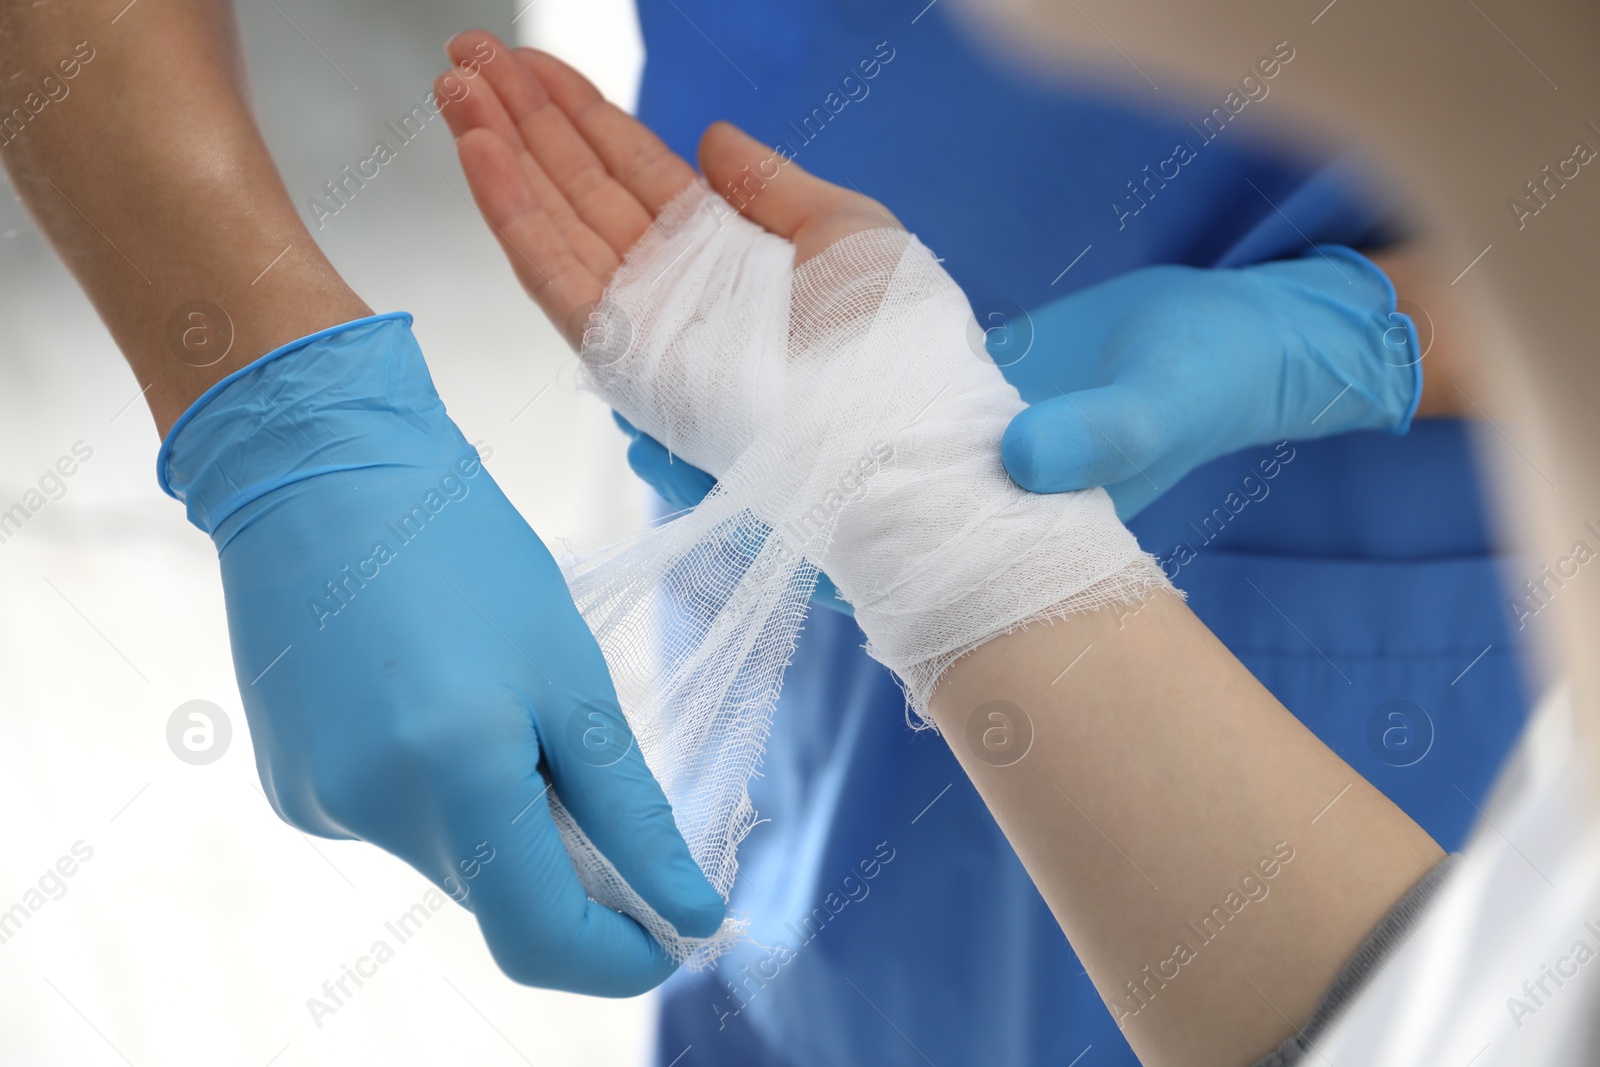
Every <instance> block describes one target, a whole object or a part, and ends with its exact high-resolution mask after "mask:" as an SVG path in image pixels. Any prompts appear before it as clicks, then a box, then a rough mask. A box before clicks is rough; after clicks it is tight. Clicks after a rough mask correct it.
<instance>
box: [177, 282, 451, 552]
mask: <svg viewBox="0 0 1600 1067" xmlns="http://www.w3.org/2000/svg"><path fill="white" fill-rule="evenodd" d="M441 431H443V433H441ZM463 446H465V440H464V439H463V438H462V437H461V434H460V431H459V430H457V429H456V428H455V425H454V423H452V422H451V421H450V419H449V417H448V416H447V415H446V414H445V410H444V404H443V402H442V401H441V400H440V399H439V394H438V393H437V391H435V389H434V387H433V381H432V379H431V378H430V377H429V375H428V368H427V364H426V362H425V361H424V360H423V358H422V351H421V349H420V348H419V347H418V346H417V342H416V338H415V337H413V336H412V333H411V316H410V315H409V314H408V313H406V312H390V313H388V314H384V315H371V316H368V317H366V318H361V319H356V320H354V321H352V322H346V323H342V324H340V325H338V326H332V327H329V328H328V329H326V330H318V331H317V332H316V333H313V334H309V335H307V336H305V337H302V338H300V339H298V340H295V341H291V342H290V343H289V344H286V345H283V346H281V347H279V348H276V349H274V350H273V351H271V352H268V353H267V354H266V355H264V356H262V357H261V358H260V359H257V360H255V361H254V362H252V363H250V364H249V365H247V366H245V367H242V368H240V369H239V370H237V371H235V372H234V373H232V374H230V375H228V376H227V377H226V378H223V379H222V380H221V381H219V382H217V383H216V384H215V385H213V386H212V387H211V388H209V389H207V390H206V391H205V392H204V393H203V394H201V396H200V398H199V399H197V400H196V401H195V402H194V403H193V404H191V405H190V406H189V409H188V410H187V411H185V412H184V413H183V414H182V415H181V416H180V417H179V418H178V421H177V422H175V423H173V426H172V429H171V430H170V431H169V432H168V433H167V436H166V439H165V440H163V441H162V442H161V450H160V452H158V453H157V455H156V480H157V482H158V483H159V484H160V486H161V488H162V491H163V492H165V493H167V495H169V496H171V497H173V498H175V499H177V500H181V501H183V503H184V504H185V506H186V507H187V509H188V514H189V521H190V522H192V523H194V525H195V526H197V527H199V528H200V529H202V530H204V531H205V532H206V533H207V534H215V533H216V530H217V528H218V526H220V525H221V524H222V523H223V522H224V521H225V520H226V519H227V518H228V516H230V515H232V514H233V513H234V512H236V511H238V510H239V509H240V508H242V507H244V506H245V505H246V504H248V503H250V502H251V501H252V500H256V499H258V498H260V497H262V496H265V495H266V494H268V493H270V492H272V491H273V490H275V489H278V488H280V487H282V486H285V485H288V484H290V483H293V482H297V481H301V480H303V479H307V478H314V477H317V476H319V475H323V474H330V473H341V472H345V471H351V470H359V469H361V468H364V467H373V466H389V465H393V464H402V465H411V464H412V463H427V462H432V461H436V460H437V458H438V457H440V456H441V455H442V454H443V453H445V452H449V453H450V454H451V456H452V457H453V456H454V455H456V454H457V453H458V452H459V450H460V448H461V447H463Z"/></svg>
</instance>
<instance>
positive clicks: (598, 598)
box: [569, 184, 1169, 951]
mask: <svg viewBox="0 0 1600 1067" xmlns="http://www.w3.org/2000/svg"><path fill="white" fill-rule="evenodd" d="M975 332H977V327H976V324H975V323H974V322H973V319H972V312H971V310H970V308H969V306H968V304H967V301H966V298H965V296H964V295H963V294H962V292H961V290H960V289H959V288H958V287H957V286H956V284H955V283H954V282H953V281H952V280H951V279H950V277H949V275H947V274H946V273H945V272H944V270H943V269H942V268H941V267H940V266H939V265H938V263H937V261H936V260H935V259H934V258H933V256H932V255H931V254H930V253H929V252H928V250H927V249H926V248H924V247H923V246H922V245H921V244H920V243H919V242H918V241H917V240H916V239H915V238H914V237H912V236H911V235H909V234H907V233H905V232H904V231H901V230H896V229H888V228H885V229H875V230H869V231H866V232H862V233H857V234H854V235H852V236H850V237H847V238H845V239H843V240H841V241H839V242H838V243H836V244H834V245H833V246H831V247H830V248H828V249H827V250H825V251H824V252H822V253H821V254H820V255H818V256H816V257H814V258H813V259H811V260H809V261H808V262H806V263H804V264H803V265H801V266H799V267H798V268H797V267H796V266H795V265H794V246H793V245H792V244H790V243H789V242H788V241H786V240H783V239H781V238H779V237H776V236H773V235H772V234H769V233H767V232H765V231H763V230H761V229H760V228H759V227H757V226H755V225H753V224H752V223H750V222H748V221H747V220H745V219H743V218H741V217H739V216H737V215H734V214H733V213H732V212H731V211H730V210H729V209H728V207H727V205H726V204H725V203H724V202H723V201H722V200H721V199H720V198H719V197H717V196H715V195H714V194H713V193H712V192H711V191H710V190H709V189H707V188H706V187H705V186H703V185H699V184H697V185H695V186H692V187H690V188H689V189H688V190H685V192H683V193H682V194H680V195H679V196H678V197H677V198H676V199H675V200H674V201H673V202H672V203H671V204H670V205H668V207H667V208H666V209H665V210H664V211H663V212H662V214H661V216H660V217H659V218H658V219H657V221H656V223H655V225H654V226H652V228H651V229H650V230H649V231H648V232H647V233H646V234H645V235H644V237H643V238H642V239H641V240H640V241H639V243H638V244H637V245H636V246H635V247H634V248H633V250H632V251H630V252H629V254H628V257H627V260H626V261H625V262H624V263H623V265H622V267H621V268H620V269H619V270H618V272H617V274H616V276H615V277H614V278H613V279H612V281H611V284H610V286H609V287H608V288H607V290H606V293H605V298H604V300H603V301H602V302H601V304H600V305H599V307H598V308H597V309H596V310H595V312H594V314H593V315H592V316H591V318H590V328H589V330H588V331H587V332H586V334H585V338H584V345H583V350H582V353H581V357H582V363H583V367H584V372H583V373H584V376H585V379H586V384H588V385H589V386H590V387H592V388H593V389H594V390H595V391H596V392H598V393H599V394H600V396H601V397H603V398H604V399H605V400H606V401H607V402H608V403H610V404H611V405H612V406H613V407H615V408H616V409H617V410H618V411H619V412H620V413H621V414H622V415H623V416H624V417H625V418H627V419H628V420H629V421H630V422H632V423H633V424H634V425H635V426H637V427H638V428H640V429H641V430H643V431H645V432H647V433H649V434H651V435H652V436H653V437H655V438H656V439H657V440H659V441H660V442H661V443H662V444H664V445H665V446H666V447H667V448H668V449H669V450H670V451H671V452H672V453H673V454H675V455H678V456H681V457H682V458H683V459H684V460H686V461H687V462H689V463H692V464H694V465H696V466H698V467H701V468H703V469H705V470H707V471H709V472H711V473H712V474H714V475H716V476H717V477H718V479H719V481H718V485H717V487H716V489H714V490H713V491H712V493H711V494H710V495H709V496H708V497H706V499H705V501H704V502H703V503H701V504H700V505H699V506H698V507H697V508H695V509H694V510H693V511H691V512H689V513H687V514H685V515H683V516H682V517H680V518H677V519H675V520H674V521H672V522H670V523H668V524H666V525H665V526H662V527H659V528H657V529H655V530H652V531H649V532H648V533H646V534H645V535H643V536H642V537H640V538H638V539H636V540H635V541H633V542H630V543H628V544H626V545H623V546H619V547H618V548H617V549H615V550H613V551H612V552H611V553H609V554H608V555H606V556H605V557H603V558H599V559H593V560H587V561H584V562H583V563H580V564H578V565H576V566H575V567H574V568H573V569H572V570H570V571H569V582H570V584H571V586H572V589H573V594H574V598H575V600H576V601H577V603H578V607H579V609H580V610H581V611H582V612H583V614H584V616H585V618H586V619H587V620H588V622H589V624H590V625H591V626H592V627H593V628H594V629H595V631H596V635H597V636H598V637H599V639H600V644H601V647H602V648H603V649H604V650H605V651H606V654H607V658H608V661H609V663H610V666H611V668H612V671H613V676H614V679H615V681H616V684H617V689H618V696H619V698H620V699H621V702H622V706H623V708H624V710H625V711H626V712H627V714H628V716H629V720H630V722H631V723H632V725H633V729H634V731H635V734H636V736H637V737H638V738H639V741H640V744H641V746H642V748H643V751H644V754H645V756H646V759H647V761H648V762H649V764H650V766H651V769H652V770H653V771H654V772H655V774H656V776H657V778H658V779H659V780H660V781H661V783H662V786H663V788H664V790H665V791H666V794H667V796H668V799H669V800H671V802H672V804H673V809H674V812H675V814H676V816H677V819H678V825H679V828H680V830H682V831H683V832H684V836H685V838H686V839H687V840H688V842H689V846H690V850H691V852H692V853H693V854H694V856H695V858H696V860H698V861H699V862H700V864H701V866H702V868H703V869H704V870H705V871H706V873H707V876H708V877H709V878H710V879H711V881H712V884H713V885H715V886H716V887H717V888H718V889H719V890H722V891H723V892H724V895H726V893H727V891H728V890H730V889H731V886H732V881H733V875H734V873H735V871H736V863H735V858H734V850H735V848H736V846H737V844H738V841H739V840H740V839H741V838H742V837H743V835H744V833H745V832H747V831H748V829H749V827H750V825H751V824H752V823H753V821H754V813H753V812H752V811H751V809H750V803H749V799H748V795H747V791H746V783H747V782H748V778H749V775H750V773H752V772H753V771H754V769H755V766H756V764H757V763H758V761H759V757H760V750H761V745H762V743H763V741H764V739H765V736H766V732H767V725H768V722H769V718H770V714H771V707H772V704H773V701H774V700H775V699H776V696H777V691H778V687H779V685H780V683H781V680H782V672H783V668H784V666H785V665H786V664H787V663H788V660H789V657H790V654H791V652H792V650H793V647H794V642H795V638H796V635H797V634H798V630H799V627H800V624H801V622H802V621H803V618H804V614H805V609H806V604H807V597H808V596H809V593H810V590H811V586H812V584H813V583H814V582H815V579H816V575H817V573H818V571H819V570H822V569H825V570H826V571H827V573H828V574H829V576H830V577H832V578H833V580H834V582H835V583H836V584H837V586H838V588H839V591H840V593H841V595H842V596H843V597H844V598H845V599H847V600H849V601H850V603H851V604H852V605H853V606H854V608H855V615H856V619H857V621H858V622H859V624H860V626H861V628H862V630H863V631H864V632H865V633H866V635H867V638H868V645H867V650H868V652H870V653H871V655H872V656H873V657H874V658H876V659H877V660H879V661H880V662H882V663H883V664H884V665H885V666H887V667H889V668H890V669H891V670H893V671H894V672H895V674H896V675H897V676H898V677H899V678H900V679H901V681H902V683H903V685H904V687H905V689H906V693H907V696H908V698H909V701H910V705H911V707H912V708H913V709H914V711H915V712H916V713H917V714H918V715H919V716H921V715H925V713H926V711H927V707H928V700H929V698H930V697H931V695H932V693H933V691H934V688H935V686H936V685H937V684H938V681H939V678H940V676H941V675H942V674H943V673H944V671H945V670H946V669H947V668H948V667H949V666H950V664H951V663H953V662H954V661H955V660H956V659H958V658H959V657H960V656H962V655H963V654H965V653H966V652H969V651H971V650H972V649H974V648H977V647H978V646H980V645H982V644H984V643H986V642H987V641H989V640H991V639H993V638H995V637H997V636H999V635H1001V634H1004V633H1007V632H1009V631H1012V630H1014V629H1016V628H1018V627H1020V626H1023V625H1026V624H1028V623H1030V622H1035V621H1040V620H1044V619H1048V618H1052V617H1057V616H1061V615H1066V614H1070V613H1073V612H1079V611H1085V610H1090V609H1093V608H1097V607H1101V606H1104V605H1107V604H1110V603H1124V602H1129V601H1135V600H1139V599H1142V598H1143V597H1145V596H1147V595H1148V594H1149V593H1151V592H1152V591H1153V590H1156V589H1160V588H1168V587H1169V585H1168V582H1167V580H1166V578H1165V576H1164V575H1163V574H1162V572H1161V570H1160V568H1159V567H1158V566H1157V565H1156V563H1155V562H1154V560H1152V559H1151V558H1150V557H1149V556H1147V555H1146V554H1145V553H1143V552H1142V551H1141V550H1140V549H1139V546H1138V544H1137V543H1136V542H1135V540H1134V538H1133V536H1132V535H1131V534H1130V533H1128V531H1127V530H1126V529H1125V528H1124V527H1123V526H1122V524H1121V523H1119V522H1118V521H1117V518H1116V515H1115V512H1114V510H1113V508H1112V504H1111V501H1110V499H1109V498H1108V497H1107V496H1106V494H1105V493H1104V492H1103V491H1101V490H1098V489H1096V490H1092V491H1088V492H1078V493H1066V494H1059V495H1054V496H1036V495H1033V494H1030V493H1028V492H1026V491H1024V490H1022V489H1021V488H1019V487H1018V486H1016V485H1015V484H1014V483H1013V482H1012V481H1011V479H1010V478H1009V477H1008V476H1007V475H1006V472H1005V470H1004V468H1003V467H1002V466H1001V462H1000V441H1001V436H1002V434H1003V433H1004V431H1005V428H1006V425H1007V423H1008V422H1009V421H1010V420H1011V418H1012V416H1014V415H1015V414H1016V413H1017V412H1018V411H1021V410H1022V408H1023V407H1024V405H1023V402H1022V400H1021V398H1020V396H1019V395H1018V394H1017V391H1016V390H1015V389H1014V388H1013V387H1012V386H1011V385H1010V384H1009V383H1007V382H1006V381H1005V379H1004V378H1003V377H1002V376H1001V374H1000V372H999V370H998V369H997V368H996V367H995V366H994V365H993V364H992V363H990V362H988V361H987V360H985V359H982V358H980V357H979V356H978V355H976V354H975V352H974V348H973V343H972V341H971V337H972V334H973V333H975ZM663 629H665V631H666V632H665V635H664V636H663V633H662V631H663ZM623 910H625V911H629V912H630V914H631V913H632V911H631V910H630V909H629V908H627V907H624V908H623ZM668 948H669V951H675V950H674V948H673V946H671V945H669V946H668ZM693 948H694V946H690V949H691V950H693Z"/></svg>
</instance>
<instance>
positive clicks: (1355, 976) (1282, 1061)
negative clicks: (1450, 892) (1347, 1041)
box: [1253, 855, 1456, 1067]
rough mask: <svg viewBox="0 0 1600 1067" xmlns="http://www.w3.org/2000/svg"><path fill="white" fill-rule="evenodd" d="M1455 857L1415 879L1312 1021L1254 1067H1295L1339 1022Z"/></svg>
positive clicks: (1436, 888)
mask: <svg viewBox="0 0 1600 1067" xmlns="http://www.w3.org/2000/svg"><path fill="white" fill-rule="evenodd" d="M1455 862H1456V856H1455V855H1449V856H1446V857H1445V858H1444V859H1442V860H1440V861H1439V862H1438V863H1437V864H1436V865H1435V866H1434V867H1433V869H1432V870H1430V871H1429V872H1428V873H1427V874H1425V875H1423V876H1422V877H1421V878H1420V879H1418V881H1417V884H1416V885H1414V886H1412V887H1411V888H1410V889H1409V890H1407V892H1406V895H1405V896H1403V897H1401V898H1400V900H1399V902H1398V903H1396V904H1395V906H1394V907H1393V908H1391V909H1389V913H1388V914H1387V915H1385V916H1384V917H1383V919H1382V921H1380V922H1379V923H1378V925H1377V927H1376V928H1375V929H1374V930H1373V931H1372V933H1370V934H1368V935H1367V939H1366V940H1365V941H1363V942H1362V943H1361V947H1360V948H1358V949H1356V951H1355V954H1354V955H1353V956H1351V957H1350V959H1349V960H1348V961H1347V962H1346V963H1345V965H1344V967H1343V968H1342V969H1341V970H1340V971H1339V976H1338V977H1337V978H1335V979H1334V980H1333V984H1332V985H1331V986H1329V987H1328V991H1327V992H1326V993H1324V994H1323V995H1322V1000H1320V1001H1319V1002H1318V1003H1317V1008H1316V1010H1315V1011H1313V1012H1312V1013H1311V1018H1310V1019H1309V1020H1308V1021H1307V1022H1306V1024H1305V1026H1304V1027H1302V1028H1301V1030H1300V1032H1299V1033H1298V1034H1296V1035H1295V1036H1294V1037H1291V1038H1289V1039H1288V1040H1287V1041H1285V1042H1284V1043H1283V1044H1281V1045H1279V1046H1278V1047H1277V1048H1276V1049H1274V1050H1273V1051H1271V1052H1269V1053H1267V1054H1266V1055H1265V1056H1263V1057H1261V1058H1260V1059H1259V1060H1257V1061H1256V1062H1255V1064H1254V1065H1253V1067H1296V1065H1297V1064H1299V1063H1301V1061H1302V1060H1304V1059H1305V1055H1306V1053H1307V1052H1309V1051H1310V1050H1311V1047H1312V1045H1314V1044H1316V1042H1317V1039H1318V1038H1320V1037H1321V1036H1322V1035H1323V1033H1325V1032H1326V1031H1327V1029H1328V1028H1329V1027H1330V1026H1331V1025H1332V1024H1333V1023H1334V1021H1335V1020H1337V1019H1338V1017H1339V1016H1340V1014H1342V1013H1343V1012H1344V1009H1345V1008H1347V1007H1348V1006H1349V1005H1350V1003H1351V1002H1352V1001H1354V1000H1355V999H1356V997H1357V996H1359V995H1360V993H1361V990H1362V989H1363V988H1364V987H1365V986H1366V984H1367V982H1368V980H1370V979H1371V978H1372V976H1373V975H1374V974H1376V973H1377V972H1378V968H1379V967H1381V966H1383V964H1384V961H1385V960H1387V959H1388V958H1389V954H1390V953H1391V952H1393V951H1394V950H1395V949H1396V948H1398V947H1399V945H1400V943H1401V942H1402V941H1404V940H1405V939H1406V935H1407V934H1409V933H1410V932H1411V930H1412V928H1413V927H1414V926H1416V924H1417V923H1418V922H1419V921H1420V920H1421V918H1422V913H1423V912H1424V911H1425V910H1426V909H1427V907H1428V904H1429V903H1430V902H1432V900H1433V897H1434V895H1435V894H1436V893H1437V892H1438V891H1439V887H1440V886H1441V885H1443V884H1444V880H1445V878H1447V877H1448V876H1449V874H1450V871H1451V869H1452V868H1453V867H1454V866H1455Z"/></svg>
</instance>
